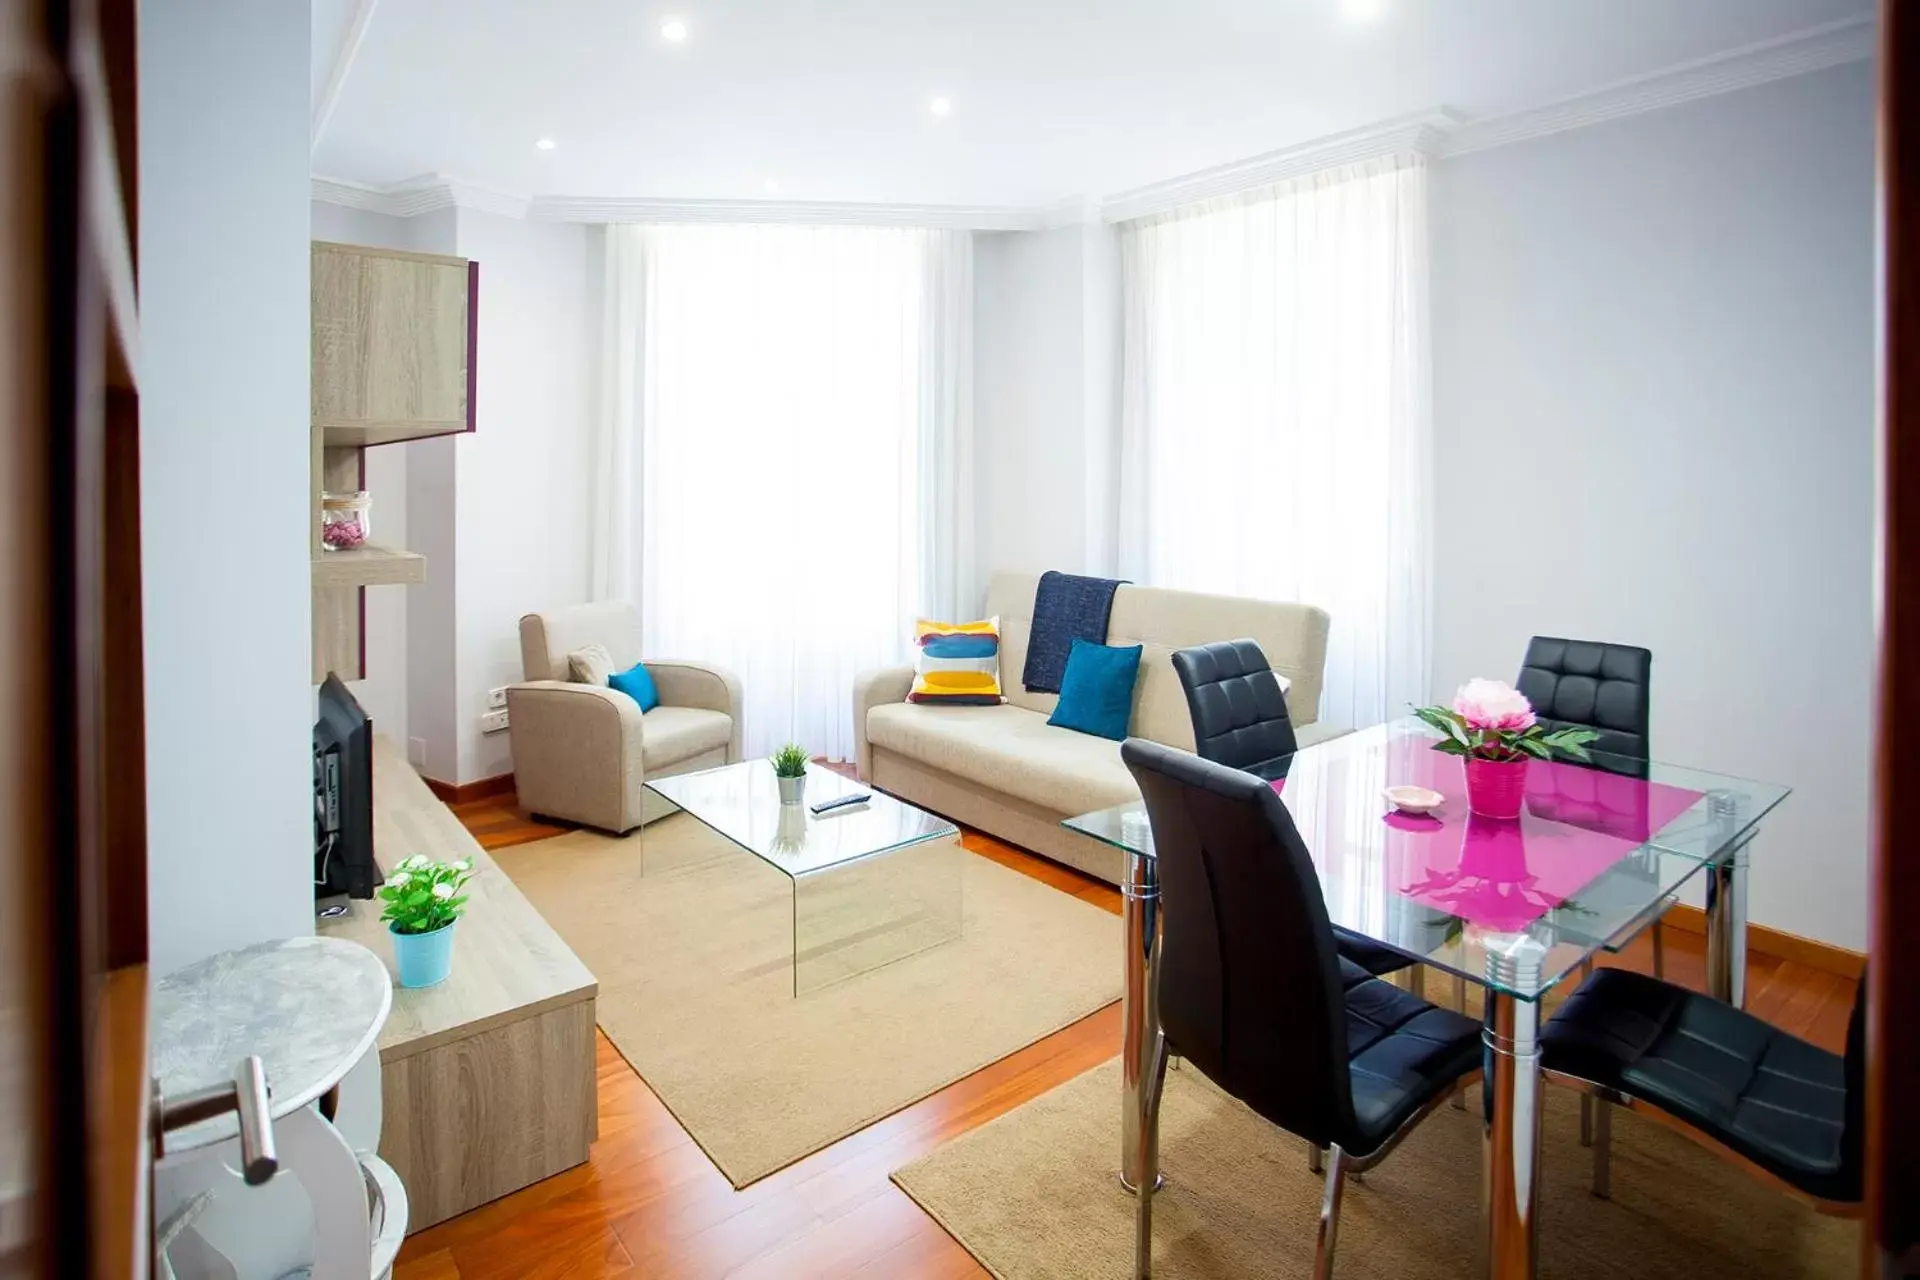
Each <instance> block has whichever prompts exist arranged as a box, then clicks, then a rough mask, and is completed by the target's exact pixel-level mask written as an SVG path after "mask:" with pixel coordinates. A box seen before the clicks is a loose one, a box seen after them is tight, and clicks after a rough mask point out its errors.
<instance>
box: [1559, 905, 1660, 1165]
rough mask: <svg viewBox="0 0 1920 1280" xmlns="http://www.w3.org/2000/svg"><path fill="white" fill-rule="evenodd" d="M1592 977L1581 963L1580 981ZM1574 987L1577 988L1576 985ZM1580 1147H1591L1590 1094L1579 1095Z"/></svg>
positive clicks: (1590, 966) (1588, 965)
mask: <svg viewBox="0 0 1920 1280" xmlns="http://www.w3.org/2000/svg"><path fill="white" fill-rule="evenodd" d="M1659 927H1660V926H1659V925H1657V924H1656V925H1654V928H1655V929H1656V930H1658V929H1659ZM1655 936H1656V937H1657V936H1658V934H1657V933H1656V934H1655ZM1592 976H1593V961H1591V960H1587V961H1583V962H1582V963H1581V965H1580V981H1581V982H1585V981H1586V980H1587V979H1588V978H1591V977H1592ZM1575 985H1576V986H1578V984H1577V983H1576V984H1575ZM1580 1145H1581V1146H1583V1147H1590V1146H1592V1145H1593V1095H1592V1094H1590V1093H1583V1094H1581V1095H1580Z"/></svg>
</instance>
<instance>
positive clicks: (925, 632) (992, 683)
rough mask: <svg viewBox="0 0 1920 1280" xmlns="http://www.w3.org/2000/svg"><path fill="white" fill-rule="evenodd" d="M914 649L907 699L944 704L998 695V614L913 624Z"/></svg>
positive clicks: (980, 702) (993, 701)
mask: <svg viewBox="0 0 1920 1280" xmlns="http://www.w3.org/2000/svg"><path fill="white" fill-rule="evenodd" d="M913 643H914V648H915V649H916V650H918V656H917V657H916V659H915V661H914V665H913V689H912V691H911V692H909V693H908V694H907V701H908V702H924V703H929V704H931V705H934V706H946V707H993V706H998V705H1000V703H1002V702H1004V701H1005V699H1004V698H1002V697H1001V696H1000V619H998V618H988V619H986V620H985V621H983V622H928V621H927V620H926V619H924V618H923V619H921V620H920V621H918V622H916V623H914V624H913Z"/></svg>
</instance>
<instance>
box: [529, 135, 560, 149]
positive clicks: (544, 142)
mask: <svg viewBox="0 0 1920 1280" xmlns="http://www.w3.org/2000/svg"><path fill="white" fill-rule="evenodd" d="M533 145H534V146H536V147H538V148H540V150H542V151H551V150H553V149H554V148H555V147H557V146H559V145H560V144H559V143H557V142H555V141H554V140H553V139H552V138H541V139H540V140H539V141H537V142H535V143H534V144H533Z"/></svg>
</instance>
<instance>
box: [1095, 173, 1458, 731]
mask: <svg viewBox="0 0 1920 1280" xmlns="http://www.w3.org/2000/svg"><path fill="white" fill-rule="evenodd" d="M1425 219H1426V208H1425V166H1424V162H1423V161H1422V160H1421V159H1420V158H1418V157H1415V156H1404V157H1393V158H1388V159H1382V160H1377V161H1372V162H1368V163H1366V164H1362V165H1355V166H1350V167H1347V168H1342V169H1336V170H1330V171H1327V172H1324V173H1319V174H1314V175H1311V176H1309V177H1305V178H1301V179H1297V180H1294V181H1290V182H1287V183H1284V184H1282V185H1280V186H1278V187H1271V188H1266V189H1263V190H1261V191H1257V192H1253V193H1249V194H1247V195H1245V196H1238V197H1233V198H1229V199H1222V200H1216V201H1210V202H1208V203H1206V204H1202V205H1197V206H1193V207H1191V208H1189V209H1184V210H1179V211H1176V212H1174V213H1171V214H1168V215H1164V216H1159V217H1153V218H1146V219H1142V220H1140V221H1138V222H1134V223H1129V224H1127V225H1125V226H1124V227H1123V228H1122V231H1121V252H1122V272H1123V291H1124V298H1125V309H1126V316H1125V331H1126V347H1125V359H1124V389H1123V397H1122V442H1121V488H1120V513H1119V514H1120V521H1121V542H1120V550H1121V572H1122V573H1123V574H1124V575H1126V576H1128V577H1131V578H1134V579H1137V580H1139V581H1141V582H1146V583H1150V584H1153V585H1157V586H1165V587H1179V588H1185V589H1190V590H1198V591H1217V592H1222V593H1226V594H1231V595H1245V596H1256V597H1262V598H1267V599H1275V600H1298V601H1301V602H1303V603H1306V604H1314V605H1319V606H1320V607H1321V608H1324V609H1325V610H1326V611H1327V612H1328V614H1329V615H1331V617H1332V629H1331V635H1330V638H1329V644H1328V654H1327V679H1326V693H1325V695H1324V697H1325V701H1324V703H1323V705H1322V711H1321V716H1322V718H1323V719H1324V720H1327V721H1328V722H1330V723H1333V724H1339V725H1344V726H1346V727H1353V728H1357V727H1361V726H1364V725H1369V724H1375V723H1378V722H1379V721H1381V720H1383V719H1386V718H1387V717H1389V716H1391V715H1394V714H1398V712H1399V710H1400V709H1402V708H1404V706H1405V705H1406V704H1407V703H1409V702H1418V701H1423V700H1424V699H1425V697H1426V692H1427V684H1428V673H1427V666H1428V656H1427V626H1428V623H1427V591H1428V587H1427V580H1428V571H1427V565H1428V560H1429V548H1428V545H1427V509H1428V495H1427V490H1428V487H1429V484H1430V480H1429V474H1430V473H1429V460H1428V436H1429V426H1428V405H1427V400H1428V393H1427V376H1428V375H1427V356H1426V341H1427V338H1426V316H1425V292H1426V285H1425V276H1426V248H1425Z"/></svg>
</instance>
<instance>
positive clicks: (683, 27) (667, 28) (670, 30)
mask: <svg viewBox="0 0 1920 1280" xmlns="http://www.w3.org/2000/svg"><path fill="white" fill-rule="evenodd" d="M660 38H661V39H662V40H671V41H672V42H673V43H675V44H679V43H680V42H681V41H682V40H685V39H686V38H687V23H686V20H685V19H684V18H668V19H667V20H666V21H665V22H663V23H661V24H660Z"/></svg>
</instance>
